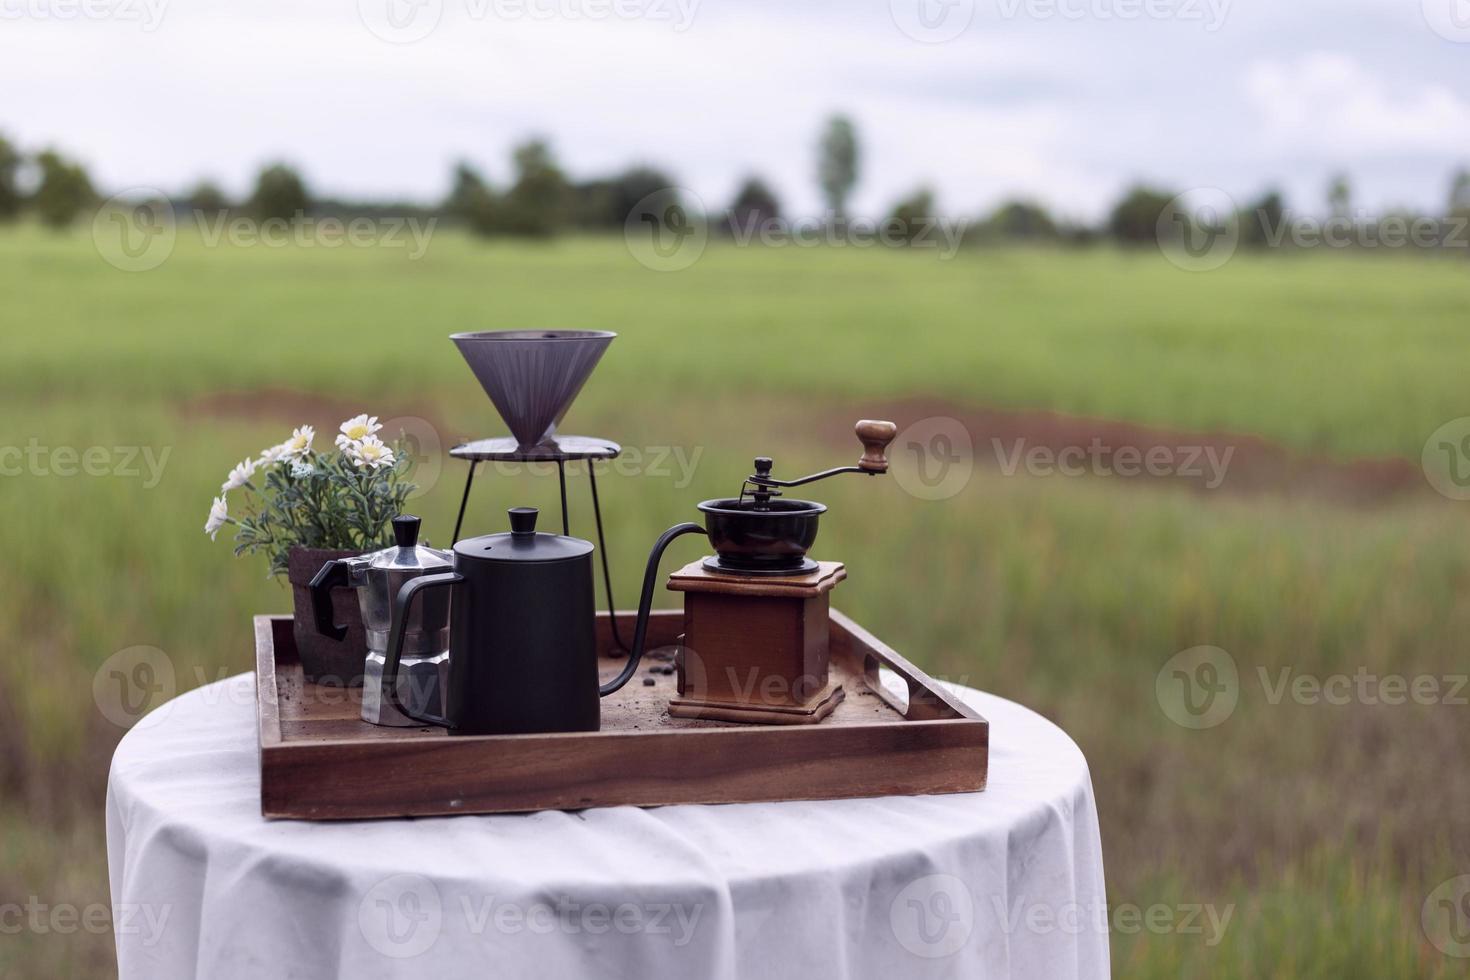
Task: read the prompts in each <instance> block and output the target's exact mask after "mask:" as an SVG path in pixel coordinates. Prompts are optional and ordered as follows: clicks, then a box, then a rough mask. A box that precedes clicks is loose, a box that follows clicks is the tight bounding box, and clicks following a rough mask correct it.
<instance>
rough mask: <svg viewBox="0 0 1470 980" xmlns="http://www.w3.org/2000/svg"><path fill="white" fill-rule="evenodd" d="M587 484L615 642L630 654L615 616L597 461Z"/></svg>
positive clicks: (591, 463)
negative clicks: (598, 491)
mask: <svg viewBox="0 0 1470 980" xmlns="http://www.w3.org/2000/svg"><path fill="white" fill-rule="evenodd" d="M587 482H588V484H590V485H591V487H592V516H593V518H594V519H595V520H596V521H597V550H598V551H599V552H601V553H602V587H603V590H604V591H605V592H606V593H607V611H608V614H609V618H610V619H611V620H612V634H613V642H614V643H615V644H617V647H618V649H619V650H621V651H622V652H623V653H625V654H627V653H630V652H631V651H630V649H629V647H628V644H626V643H624V642H623V635H622V633H620V632H619V631H618V618H617V616H616V615H613V614H614V613H616V612H617V609H618V605H617V603H616V602H614V601H613V592H612V574H611V573H610V572H608V570H607V540H606V539H605V538H604V537H603V536H602V504H601V502H600V501H598V499H597V466H596V461H595V460H591V459H589V460H588V461H587Z"/></svg>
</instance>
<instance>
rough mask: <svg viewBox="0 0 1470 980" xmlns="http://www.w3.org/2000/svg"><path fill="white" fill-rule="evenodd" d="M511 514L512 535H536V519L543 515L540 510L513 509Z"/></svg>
mask: <svg viewBox="0 0 1470 980" xmlns="http://www.w3.org/2000/svg"><path fill="white" fill-rule="evenodd" d="M509 513H510V533H511V534H516V535H521V534H535V533H536V517H537V515H538V514H540V513H541V511H540V510H538V509H537V508H535V507H512V508H511V509H510V511H509Z"/></svg>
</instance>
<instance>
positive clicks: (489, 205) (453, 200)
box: [442, 160, 497, 235]
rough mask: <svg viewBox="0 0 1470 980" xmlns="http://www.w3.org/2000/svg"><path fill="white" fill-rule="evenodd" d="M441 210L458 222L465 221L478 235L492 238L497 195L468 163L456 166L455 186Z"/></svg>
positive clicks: (461, 162) (452, 187) (464, 162)
mask: <svg viewBox="0 0 1470 980" xmlns="http://www.w3.org/2000/svg"><path fill="white" fill-rule="evenodd" d="M442 210H443V211H444V213H445V214H447V215H449V216H450V217H451V218H453V219H455V220H456V221H463V222H464V223H465V225H467V226H468V227H469V229H470V230H471V231H473V232H475V233H476V234H479V235H489V234H492V233H494V231H495V222H496V218H497V211H496V202H495V192H494V191H493V190H491V189H490V185H489V184H488V183H487V182H486V181H485V178H484V177H482V176H480V172H479V171H478V170H476V169H475V168H474V167H473V166H471V165H470V164H469V163H468V162H467V161H464V160H461V161H460V162H459V163H457V164H455V166H454V183H453V186H451V187H450V189H449V196H448V197H446V198H445V199H444V204H443V206H442Z"/></svg>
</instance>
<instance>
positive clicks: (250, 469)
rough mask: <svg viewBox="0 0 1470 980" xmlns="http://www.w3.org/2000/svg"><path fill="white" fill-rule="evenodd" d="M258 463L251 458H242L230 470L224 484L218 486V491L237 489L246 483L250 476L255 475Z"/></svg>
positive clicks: (224, 491) (226, 491)
mask: <svg viewBox="0 0 1470 980" xmlns="http://www.w3.org/2000/svg"><path fill="white" fill-rule="evenodd" d="M259 465H260V464H259V463H257V462H256V461H255V460H253V459H242V460H241V461H240V462H239V463H237V464H236V465H235V468H234V469H232V470H230V475H229V477H228V478H227V479H226V480H225V482H224V485H223V486H221V487H220V488H219V492H220V493H229V492H230V491H231V490H238V489H239V488H240V487H243V486H244V485H245V484H246V483H249V482H250V478H251V477H252V476H254V475H255V469H256V467H257V466H259Z"/></svg>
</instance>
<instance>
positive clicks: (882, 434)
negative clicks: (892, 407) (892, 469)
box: [853, 419, 898, 474]
mask: <svg viewBox="0 0 1470 980" xmlns="http://www.w3.org/2000/svg"><path fill="white" fill-rule="evenodd" d="M853 431H854V432H856V433H857V437H858V439H860V440H862V444H863V458H862V459H860V460H858V469H860V470H862V471H863V472H865V473H875V474H876V473H887V472H888V457H887V456H885V455H884V452H883V451H884V450H885V449H887V448H888V444H889V443H890V442H892V441H893V437H894V436H896V435H898V426H896V425H894V424H893V423H892V422H884V421H880V420H878V419H863V420H861V421H860V422H858V424H857V425H855V426H854V427H853Z"/></svg>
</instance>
